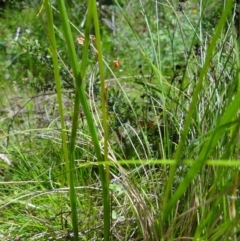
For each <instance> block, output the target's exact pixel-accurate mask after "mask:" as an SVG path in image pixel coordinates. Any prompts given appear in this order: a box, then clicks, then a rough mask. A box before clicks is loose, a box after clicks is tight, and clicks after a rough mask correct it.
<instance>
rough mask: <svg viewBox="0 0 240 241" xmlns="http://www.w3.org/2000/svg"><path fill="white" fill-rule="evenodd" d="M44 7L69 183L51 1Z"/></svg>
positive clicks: (45, 2)
mask: <svg viewBox="0 0 240 241" xmlns="http://www.w3.org/2000/svg"><path fill="white" fill-rule="evenodd" d="M44 9H45V12H46V17H47V34H48V38H49V41H50V51H51V55H52V60H53V68H54V78H55V84H56V90H57V99H58V106H59V107H58V108H59V114H60V122H61V127H62V128H61V134H62V146H63V154H64V159H65V166H66V175H67V182H68V185H69V182H70V177H69V170H70V167H69V158H68V147H67V135H66V127H65V122H64V108H63V104H62V92H61V79H60V74H59V65H58V54H57V45H56V38H55V33H54V28H53V26H54V24H53V14H52V8H51V5H50V3H49V1H47V0H45V1H44Z"/></svg>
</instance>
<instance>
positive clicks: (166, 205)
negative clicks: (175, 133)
mask: <svg viewBox="0 0 240 241" xmlns="http://www.w3.org/2000/svg"><path fill="white" fill-rule="evenodd" d="M232 5H233V1H228V2H227V4H226V7H225V9H224V10H223V13H222V16H221V18H220V20H219V23H218V25H217V28H216V31H215V33H214V35H213V37H212V40H211V43H210V45H209V48H208V51H207V55H206V59H205V63H204V66H203V68H202V70H201V72H200V76H199V80H198V83H197V85H196V88H195V91H194V94H193V97H192V101H191V104H190V107H189V112H188V115H187V117H186V121H185V125H184V130H183V132H182V135H181V140H180V142H179V144H178V147H177V150H176V155H175V158H176V161H177V162H176V164H175V165H173V166H171V170H170V176H169V179H168V182H167V186H166V190H165V195H164V201H163V219H165V218H167V216H168V215H169V213H170V210H171V209H172V208H173V206H174V205H175V204H176V202H177V200H178V199H179V198H180V196H181V195H182V194H183V192H184V191H185V190H186V188H187V187H188V185H189V183H190V182H191V180H192V179H193V178H194V177H195V175H196V174H197V172H198V171H199V169H200V168H201V167H202V165H203V163H204V161H205V160H206V158H207V154H209V150H210V149H212V148H213V147H214V146H215V145H216V144H217V141H218V140H219V138H220V137H221V136H222V134H223V132H224V131H225V129H223V131H219V130H218V132H216V131H215V133H213V134H212V138H209V140H208V141H207V144H205V146H204V148H203V149H202V151H201V153H200V155H199V158H198V160H196V164H195V165H194V166H193V167H192V168H191V169H190V171H189V172H188V174H187V175H186V177H185V179H184V181H183V182H182V183H181V184H180V186H179V187H178V189H177V190H176V192H175V193H174V195H173V197H172V198H171V200H170V201H169V200H168V197H169V194H170V190H171V187H172V183H173V180H174V176H175V173H176V169H177V164H178V163H179V161H180V157H181V153H182V150H183V146H184V144H185V140H186V137H187V134H188V131H189V126H190V123H191V118H192V114H193V112H194V110H195V107H196V104H197V100H198V95H199V93H200V90H201V87H202V83H203V80H204V78H205V76H206V74H207V71H208V68H209V66H210V61H211V58H212V54H213V50H214V49H215V47H216V44H217V40H218V38H219V36H220V34H221V31H222V29H223V27H224V25H225V22H226V19H227V17H228V15H229V13H230V12H231V10H232ZM236 100H237V101H238V98H236V99H235V100H234V101H233V103H232V105H231V106H229V108H228V110H227V111H226V113H225V115H224V116H223V117H222V118H221V120H220V121H219V126H221V125H223V124H226V123H228V122H229V121H231V119H230V118H229V117H230V116H231V117H233V116H234V115H235V114H236V111H237V108H238V106H239V102H237V101H236ZM210 147H211V148H210Z"/></svg>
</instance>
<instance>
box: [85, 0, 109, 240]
mask: <svg viewBox="0 0 240 241" xmlns="http://www.w3.org/2000/svg"><path fill="white" fill-rule="evenodd" d="M89 2H93V8H92V11H93V21H94V29H95V35H96V44H97V51H98V65H99V72H100V81H101V104H102V124H103V131H104V161H105V162H106V164H105V168H106V171H105V174H106V176H105V180H104V179H103V180H102V181H103V182H102V185H104V188H103V197H104V200H103V201H104V240H105V241H108V240H109V239H110V220H111V219H110V195H109V179H110V170H109V165H108V164H107V162H108V116H107V91H106V88H105V81H104V63H103V54H102V47H101V46H102V44H101V36H100V28H99V18H98V12H97V5H96V0H93V1H91V0H89ZM89 9H90V7H89Z"/></svg>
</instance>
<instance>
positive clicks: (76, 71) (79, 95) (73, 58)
mask: <svg viewBox="0 0 240 241" xmlns="http://www.w3.org/2000/svg"><path fill="white" fill-rule="evenodd" d="M94 4H95V8H96V2H93V1H89V6H88V16H87V25H86V28H85V30H86V32H85V33H86V35H85V41H84V54H83V57H82V59H83V61H82V66H81V70H82V72H80V68H79V65H78V61H77V55H76V51H75V47H74V41H73V37H72V33H71V29H70V24H69V21H68V17H67V12H66V8H65V4H64V1H58V6H59V10H60V16H61V19H62V24H63V31H64V36H65V39H66V43H67V48H68V53H69V58H70V62H71V66H72V69H73V75H74V78H75V82H76V90H75V91H76V92H75V105H74V113H73V123H72V133H71V140H70V147H69V152H70V153H69V155H70V184H71V185H70V195H71V207H72V222H73V229H74V238H75V240H78V227H77V226H78V221H77V211H76V197H75V191H74V151H75V142H76V133H77V127H78V117H79V107H80V102H81V104H82V107H83V111H84V114H85V116H86V119H87V123H88V126H89V130H90V133H91V136H92V141H93V144H94V148H95V151H96V156H97V159H98V160H100V161H102V160H103V158H102V154H101V148H100V144H99V140H98V135H97V130H96V127H95V126H94V121H93V117H92V115H91V112H90V109H89V106H88V102H87V98H86V94H85V91H84V86H83V81H82V80H83V78H84V74H85V69H86V66H87V57H88V56H87V54H88V51H87V50H88V48H87V47H88V45H89V33H90V20H91V16H92V13H91V11H92V9H93V8H94ZM95 21H96V20H95ZM99 173H100V178H101V182H102V188H103V200H104V227H105V228H104V238H105V240H109V236H110V225H109V222H110V208H109V207H110V206H109V191H108V184H107V181H106V176H105V173H104V167H103V166H99Z"/></svg>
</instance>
